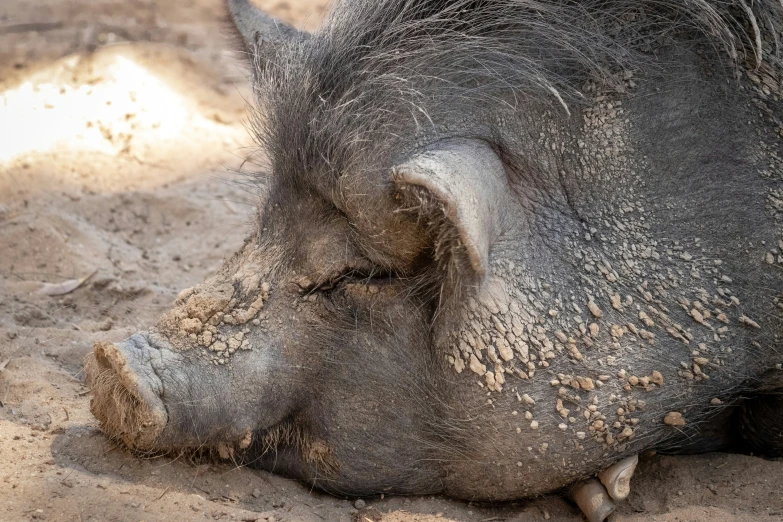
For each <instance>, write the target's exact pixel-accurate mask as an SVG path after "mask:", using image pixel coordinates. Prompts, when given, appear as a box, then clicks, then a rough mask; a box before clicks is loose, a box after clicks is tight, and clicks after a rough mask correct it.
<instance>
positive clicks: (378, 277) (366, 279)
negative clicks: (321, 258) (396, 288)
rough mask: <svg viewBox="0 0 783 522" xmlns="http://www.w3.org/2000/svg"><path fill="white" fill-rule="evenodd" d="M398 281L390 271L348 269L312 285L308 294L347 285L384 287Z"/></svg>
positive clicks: (329, 290)
mask: <svg viewBox="0 0 783 522" xmlns="http://www.w3.org/2000/svg"><path fill="white" fill-rule="evenodd" d="M396 279H398V275H397V274H396V273H394V272H393V271H390V270H384V269H381V268H373V269H369V270H368V269H356V268H352V269H348V270H344V271H343V272H340V273H339V274H336V275H335V276H334V277H331V278H329V279H327V280H325V281H324V282H323V283H320V284H317V285H313V286H312V287H311V288H310V289H309V290H308V291H307V293H308V294H312V293H314V292H331V291H334V290H337V289H339V288H341V287H344V286H345V285H349V284H361V285H368V286H370V285H373V286H377V285H386V284H390V283H392V282H394V281H395V280H396Z"/></svg>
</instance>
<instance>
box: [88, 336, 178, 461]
mask: <svg viewBox="0 0 783 522" xmlns="http://www.w3.org/2000/svg"><path fill="white" fill-rule="evenodd" d="M124 351H125V350H123V349H122V348H121V347H120V346H118V345H116V344H113V343H111V342H108V341H98V342H96V343H95V344H94V345H93V351H92V353H91V354H89V355H88V356H87V358H86V361H85V376H86V384H87V386H89V387H90V389H91V391H92V398H91V400H90V411H91V412H92V414H93V415H94V416H95V418H96V419H97V420H98V423H99V426H100V428H101V430H102V431H103V432H104V433H106V434H107V435H108V436H110V437H112V438H116V439H119V440H121V441H122V442H123V443H124V444H125V445H127V446H128V447H130V448H132V449H136V450H149V449H154V448H155V442H156V441H157V440H158V438H159V436H160V434H161V432H162V431H163V428H164V427H165V426H166V423H167V420H168V415H167V413H166V409H165V408H164V406H163V403H162V401H161V399H160V397H158V395H157V394H156V393H155V391H154V389H153V387H152V386H151V383H149V382H147V379H146V378H142V377H141V376H142V375H151V374H152V372H139V371H138V370H139V369H138V368H134V366H135V365H139V364H141V363H142V361H143V360H144V359H143V358H140V357H132V358H131V359H130V360H129V358H128V357H127V354H126V353H124Z"/></svg>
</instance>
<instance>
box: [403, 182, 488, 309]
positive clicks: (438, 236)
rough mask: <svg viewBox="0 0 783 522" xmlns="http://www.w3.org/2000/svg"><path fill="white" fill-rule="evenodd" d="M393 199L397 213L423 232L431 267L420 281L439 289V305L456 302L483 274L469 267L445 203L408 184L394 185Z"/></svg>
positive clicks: (418, 186)
mask: <svg viewBox="0 0 783 522" xmlns="http://www.w3.org/2000/svg"><path fill="white" fill-rule="evenodd" d="M395 199H396V200H397V201H398V202H399V205H400V208H399V211H400V212H405V213H407V214H409V215H411V216H413V217H414V219H415V220H416V223H417V225H418V226H419V227H421V228H422V229H423V230H425V231H426V234H427V237H428V242H429V244H430V256H431V257H432V261H433V263H432V266H431V269H430V271H429V272H428V273H427V274H426V277H425V278H424V279H425V280H427V281H428V282H429V283H431V284H433V285H435V286H439V287H440V292H439V294H440V299H441V301H445V300H447V299H455V298H456V299H459V297H460V296H461V295H462V294H463V291H464V289H465V288H466V287H468V286H471V285H475V284H477V283H478V282H479V280H480V278H481V276H482V275H483V274H479V273H477V272H476V270H475V268H474V267H473V266H472V265H471V263H470V259H469V256H468V252H467V249H466V248H465V245H463V243H462V240H461V239H460V235H459V231H458V230H457V228H456V226H455V225H454V223H453V222H452V221H451V219H450V218H449V212H448V208H447V205H446V203H445V202H444V201H442V200H440V199H439V198H437V197H436V196H435V195H433V194H432V192H430V191H429V190H427V189H426V188H425V187H422V186H421V185H416V184H412V183H400V184H398V185H397V188H396V193H395Z"/></svg>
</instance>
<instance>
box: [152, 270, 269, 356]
mask: <svg viewBox="0 0 783 522" xmlns="http://www.w3.org/2000/svg"><path fill="white" fill-rule="evenodd" d="M241 283H243V285H244V283H246V281H241ZM255 283H256V284H255V285H253V286H254V288H253V290H252V293H253V294H254V295H255V298H254V299H253V301H252V302H251V303H250V304H249V305H247V307H245V308H243V307H241V306H240V304H239V302H238V300H237V299H236V298H235V297H233V295H234V287H233V286H232V285H231V284H229V283H222V284H214V283H209V282H207V283H205V284H204V285H201V286H199V287H195V288H188V289H186V290H183V291H182V292H181V293H180V294H179V296H177V299H176V301H175V307H174V308H173V309H172V310H170V311H168V312H166V314H164V315H163V317H161V319H160V321H159V322H158V324H157V330H158V332H160V333H161V334H163V335H164V336H165V337H166V338H167V339H168V341H169V342H170V343H171V345H172V346H173V347H174V348H176V349H178V350H189V349H191V348H194V347H196V346H201V347H203V348H205V349H206V350H208V351H209V352H211V355H212V360H213V361H214V362H215V363H216V364H225V363H226V362H227V360H228V359H229V358H230V356H231V355H233V354H234V353H235V352H236V351H237V350H251V349H252V348H253V347H252V345H251V344H250V341H249V339H247V338H246V335H247V334H248V333H250V329H249V328H246V327H245V328H241V329H238V330H237V331H233V332H231V333H229V332H227V331H226V330H227V327H230V326H233V327H240V326H243V325H245V324H246V323H248V322H251V321H252V322H253V325H254V326H258V325H259V323H260V322H259V321H258V320H257V319H256V317H257V316H258V314H259V312H260V311H261V309H262V308H263V307H264V302H266V301H267V300H268V299H269V294H270V292H271V290H272V288H271V285H270V284H269V283H266V282H264V283H260V284H258V282H257V281H255Z"/></svg>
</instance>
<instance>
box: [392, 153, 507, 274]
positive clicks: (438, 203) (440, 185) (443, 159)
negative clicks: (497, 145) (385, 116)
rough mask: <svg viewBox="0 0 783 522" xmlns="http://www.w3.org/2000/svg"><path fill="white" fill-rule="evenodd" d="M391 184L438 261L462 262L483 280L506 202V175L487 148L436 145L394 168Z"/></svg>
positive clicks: (499, 232) (500, 164)
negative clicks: (426, 233) (426, 231)
mask: <svg viewBox="0 0 783 522" xmlns="http://www.w3.org/2000/svg"><path fill="white" fill-rule="evenodd" d="M392 180H393V182H394V183H395V185H396V188H397V196H398V198H399V199H400V200H401V201H402V207H403V209H409V210H411V209H412V210H413V211H415V212H418V214H419V217H420V218H423V219H425V220H426V224H427V225H428V226H429V228H430V233H431V236H433V240H434V242H435V245H434V247H435V248H434V251H435V256H436V258H442V257H443V256H444V255H448V256H450V257H452V258H456V257H462V258H463V264H464V260H465V259H466V260H467V261H468V264H469V267H470V269H471V270H472V272H473V275H475V276H476V278H477V279H479V280H483V279H484V277H485V276H486V275H487V274H488V273H489V255H490V250H491V248H492V246H493V244H494V243H495V241H496V239H497V238H498V237H499V236H500V234H501V232H502V229H503V221H504V218H505V217H506V215H507V213H508V205H509V202H510V194H509V186H508V180H507V177H506V169H505V168H504V166H503V163H502V161H501V160H500V158H499V157H498V155H497V154H496V153H495V151H494V150H493V149H492V148H491V147H490V146H489V144H487V143H486V142H484V141H479V140H466V139H450V140H444V141H439V142H437V143H436V144H435V145H433V146H431V147H429V148H427V149H425V150H423V151H421V152H418V153H416V154H414V155H413V156H412V157H410V158H408V159H407V160H406V161H405V162H404V163H402V164H400V165H398V166H396V167H395V168H394V169H393V170H392ZM455 250H462V252H458V251H455ZM458 262H459V261H458Z"/></svg>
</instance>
